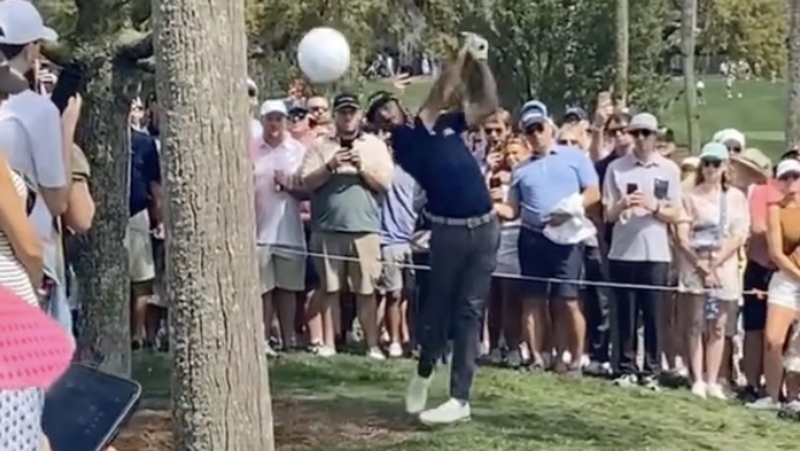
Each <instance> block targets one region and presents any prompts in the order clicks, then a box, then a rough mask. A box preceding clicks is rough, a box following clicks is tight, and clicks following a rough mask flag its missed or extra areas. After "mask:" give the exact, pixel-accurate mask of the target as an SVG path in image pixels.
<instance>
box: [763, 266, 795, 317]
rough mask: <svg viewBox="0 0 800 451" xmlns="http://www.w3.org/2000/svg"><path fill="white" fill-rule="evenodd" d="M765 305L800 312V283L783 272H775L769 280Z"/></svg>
mask: <svg viewBox="0 0 800 451" xmlns="http://www.w3.org/2000/svg"><path fill="white" fill-rule="evenodd" d="M767 303H768V304H772V305H779V306H781V307H786V308H788V309H792V310H794V311H796V312H800V281H798V280H796V279H795V278H793V277H792V276H789V275H788V274H786V273H784V272H783V271H777V272H775V273H774V274H772V278H771V279H770V280H769V288H767Z"/></svg>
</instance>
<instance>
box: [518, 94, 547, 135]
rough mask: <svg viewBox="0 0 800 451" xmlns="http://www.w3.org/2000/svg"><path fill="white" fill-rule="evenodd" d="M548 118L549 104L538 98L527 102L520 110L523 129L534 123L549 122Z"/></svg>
mask: <svg viewBox="0 0 800 451" xmlns="http://www.w3.org/2000/svg"><path fill="white" fill-rule="evenodd" d="M547 118H548V110H547V105H545V104H544V103H543V102H540V101H538V100H530V101H528V102H525V104H524V105H522V108H520V110H519V123H520V126H521V127H522V128H523V129H524V128H528V127H530V126H531V125H534V124H541V123H544V122H547Z"/></svg>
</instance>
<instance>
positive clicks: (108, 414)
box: [42, 363, 142, 451]
mask: <svg viewBox="0 0 800 451" xmlns="http://www.w3.org/2000/svg"><path fill="white" fill-rule="evenodd" d="M141 395H142V386H141V385H139V384H138V383H137V382H135V381H132V380H130V379H124V378H121V377H117V376H112V375H110V374H106V373H103V372H101V371H99V370H97V369H94V368H91V367H88V366H85V365H81V364H77V363H76V364H72V365H71V366H70V368H69V369H68V370H67V372H66V373H65V374H64V376H62V377H61V379H59V380H58V382H56V383H55V384H53V386H52V387H51V388H50V389H49V390H48V391H47V393H46V394H45V400H44V413H43V415H42V429H43V430H44V433H45V435H47V438H48V439H49V440H50V447H51V448H52V450H53V451H102V450H104V449H105V448H106V447H107V446H108V445H110V444H111V442H113V441H114V439H115V438H116V436H117V434H118V433H119V431H120V429H121V428H122V427H123V426H124V425H125V423H126V422H127V421H128V420H129V419H130V417H131V415H132V414H133V412H134V411H135V409H136V405H137V403H138V401H139V398H140V397H141Z"/></svg>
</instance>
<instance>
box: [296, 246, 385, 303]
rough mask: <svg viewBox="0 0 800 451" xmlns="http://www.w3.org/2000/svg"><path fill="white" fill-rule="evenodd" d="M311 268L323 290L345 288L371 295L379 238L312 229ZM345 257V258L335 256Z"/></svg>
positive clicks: (377, 267)
mask: <svg viewBox="0 0 800 451" xmlns="http://www.w3.org/2000/svg"><path fill="white" fill-rule="evenodd" d="M310 244H311V252H312V253H314V254H320V255H321V256H315V257H314V258H313V262H314V268H315V269H316V271H317V274H318V275H319V279H320V288H321V289H322V290H324V291H323V292H325V293H338V292H341V291H345V290H346V289H349V291H350V292H351V293H353V294H362V295H368V294H373V293H374V292H375V289H376V284H377V281H378V276H380V273H381V263H380V259H381V241H380V235H379V234H377V233H346V232H312V233H311V243H310ZM336 257H345V258H346V259H341V258H336Z"/></svg>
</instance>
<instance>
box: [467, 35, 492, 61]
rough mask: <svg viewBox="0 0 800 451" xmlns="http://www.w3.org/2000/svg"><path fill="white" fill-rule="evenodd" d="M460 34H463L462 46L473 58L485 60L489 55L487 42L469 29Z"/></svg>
mask: <svg viewBox="0 0 800 451" xmlns="http://www.w3.org/2000/svg"><path fill="white" fill-rule="evenodd" d="M461 35H462V36H464V46H465V47H466V48H467V51H468V52H469V53H470V54H471V55H472V57H473V58H475V59H476V60H484V61H485V60H486V59H487V58H488V57H489V42H488V41H487V40H486V39H484V38H482V37H481V36H479V35H477V34H475V33H473V32H471V31H466V32H463V33H461Z"/></svg>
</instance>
